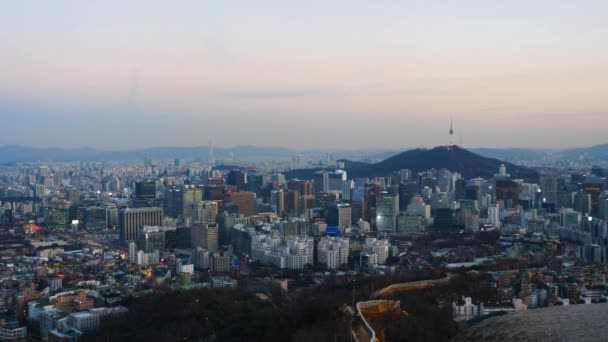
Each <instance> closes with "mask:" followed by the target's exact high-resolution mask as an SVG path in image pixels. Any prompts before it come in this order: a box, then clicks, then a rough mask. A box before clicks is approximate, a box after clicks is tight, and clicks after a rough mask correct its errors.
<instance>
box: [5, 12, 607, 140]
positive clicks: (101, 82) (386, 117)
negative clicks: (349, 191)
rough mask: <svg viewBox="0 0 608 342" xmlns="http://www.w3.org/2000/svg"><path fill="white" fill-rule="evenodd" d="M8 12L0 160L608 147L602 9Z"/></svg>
mask: <svg viewBox="0 0 608 342" xmlns="http://www.w3.org/2000/svg"><path fill="white" fill-rule="evenodd" d="M3 7H4V10H3V11H2V14H0V39H1V40H2V41H3V42H4V49H3V50H4V51H3V58H2V61H0V76H1V77H0V126H2V127H3V129H4V132H3V135H2V137H0V145H8V144H19V145H27V146H35V147H44V146H50V147H68V148H75V147H83V146H90V147H94V148H99V149H105V150H114V149H117V150H125V149H137V148H146V147H155V146H199V145H204V144H205V143H206V142H207V141H208V140H209V138H212V139H213V140H214V143H215V144H216V145H218V146H236V145H256V146H285V147H289V148H297V149H308V148H313V149H317V148H336V149H357V148H395V149H398V148H403V147H406V146H427V147H431V146H436V145H445V144H447V143H448V141H449V140H448V138H447V131H448V128H449V127H448V125H449V120H450V117H453V119H454V131H455V134H454V140H455V142H457V143H458V142H459V141H460V137H461V136H462V138H463V140H464V145H465V146H472V147H473V146H474V147H536V148H549V147H551V148H566V147H581V146H591V145H596V144H602V143H606V141H605V140H604V138H603V132H604V131H605V129H606V128H608V108H607V107H608V105H606V103H605V101H604V100H603V91H602V90H603V85H604V84H605V81H606V80H608V62H606V61H608V58H606V57H608V48H606V46H605V44H603V40H604V37H605V35H606V33H607V31H608V24H606V23H605V22H604V20H603V16H602V14H603V13H606V10H607V9H608V5H607V4H606V3H604V2H601V1H584V2H583V3H577V4H574V3H555V2H549V1H536V2H534V3H529V2H524V1H513V2H509V3H498V2H487V1H470V2H469V3H468V4H467V6H459V5H457V4H440V3H438V2H432V3H429V2H424V3H423V2H417V1H408V2H389V3H385V4H382V5H376V4H369V3H365V2H352V1H349V2H334V3H332V4H325V3H321V2H311V3H308V4H306V5H299V6H294V5H286V4H284V3H280V2H274V1H272V2H268V3H266V6H260V5H257V4H256V5H253V4H249V3H246V2H235V3H234V4H213V3H201V2H184V3H182V4H181V6H169V5H168V4H166V5H163V4H162V3H161V2H150V1H145V2H143V1H132V2H129V3H119V2H109V3H108V2H104V3H103V4H81V3H73V2H69V1H59V2H53V3H52V4H50V3H49V4H40V3H35V2H31V1H22V2H19V3H13V4H7V5H4V6H3ZM139 127H141V128H143V129H137V128H139ZM549 128H552V129H549ZM269 132H271V133H270V134H269ZM24 133H25V134H24Z"/></svg>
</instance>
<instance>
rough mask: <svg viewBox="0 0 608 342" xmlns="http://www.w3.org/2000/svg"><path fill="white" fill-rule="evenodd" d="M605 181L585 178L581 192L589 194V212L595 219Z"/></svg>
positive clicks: (595, 177) (590, 177) (598, 178)
mask: <svg viewBox="0 0 608 342" xmlns="http://www.w3.org/2000/svg"><path fill="white" fill-rule="evenodd" d="M605 184H606V179H604V178H600V177H597V176H586V177H585V182H584V183H583V191H584V192H585V193H586V194H589V196H590V199H591V212H590V214H591V215H592V216H595V217H597V215H598V214H599V200H600V194H601V193H602V192H603V191H604V187H605Z"/></svg>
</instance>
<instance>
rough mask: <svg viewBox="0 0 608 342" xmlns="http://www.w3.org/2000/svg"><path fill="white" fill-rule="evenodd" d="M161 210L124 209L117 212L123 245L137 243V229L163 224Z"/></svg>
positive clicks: (156, 208)
mask: <svg viewBox="0 0 608 342" xmlns="http://www.w3.org/2000/svg"><path fill="white" fill-rule="evenodd" d="M163 218H164V215H163V208H158V207H150V208H125V209H122V210H120V212H119V219H118V222H119V229H120V240H121V241H122V242H124V243H126V242H132V241H137V240H138V238H139V228H141V227H143V226H160V225H162V224H163Z"/></svg>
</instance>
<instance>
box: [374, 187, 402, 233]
mask: <svg viewBox="0 0 608 342" xmlns="http://www.w3.org/2000/svg"><path fill="white" fill-rule="evenodd" d="M397 215H399V196H397V195H393V194H391V193H388V192H386V191H384V192H381V193H379V194H378V195H377V196H376V227H377V229H378V231H389V232H396V231H397Z"/></svg>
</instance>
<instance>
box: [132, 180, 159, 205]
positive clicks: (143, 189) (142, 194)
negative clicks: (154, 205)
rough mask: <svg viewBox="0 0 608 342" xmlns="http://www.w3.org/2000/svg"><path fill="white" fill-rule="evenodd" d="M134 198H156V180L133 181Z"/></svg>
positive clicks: (145, 199)
mask: <svg viewBox="0 0 608 342" xmlns="http://www.w3.org/2000/svg"><path fill="white" fill-rule="evenodd" d="M135 199H136V200H141V201H149V200H153V199H156V182H155V181H141V182H136V183H135Z"/></svg>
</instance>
